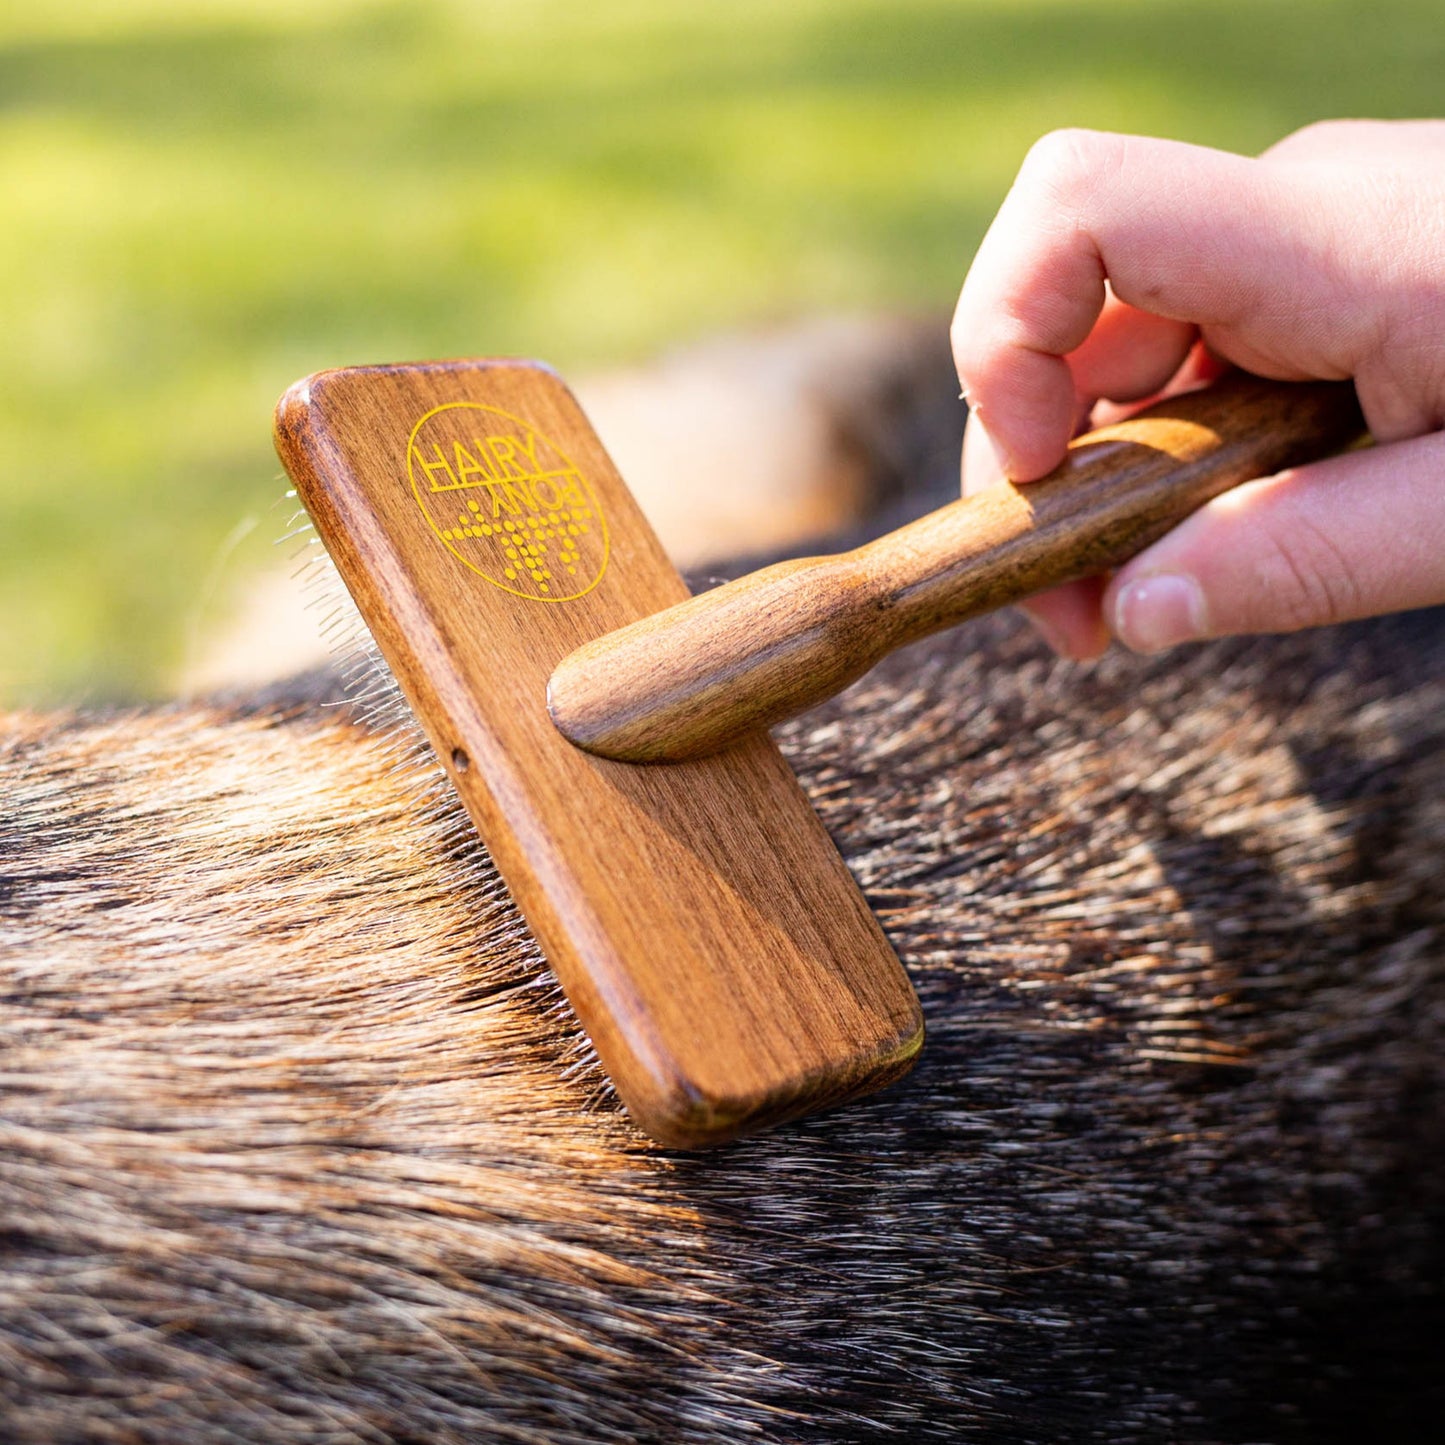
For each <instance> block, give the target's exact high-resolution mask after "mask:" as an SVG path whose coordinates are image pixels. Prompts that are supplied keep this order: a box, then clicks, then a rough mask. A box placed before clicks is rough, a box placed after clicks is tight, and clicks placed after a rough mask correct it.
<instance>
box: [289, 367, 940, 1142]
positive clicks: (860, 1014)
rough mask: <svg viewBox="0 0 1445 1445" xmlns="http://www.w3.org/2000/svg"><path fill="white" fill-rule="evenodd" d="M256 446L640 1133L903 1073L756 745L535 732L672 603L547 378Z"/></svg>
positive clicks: (788, 800) (330, 397) (809, 845)
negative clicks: (562, 681) (633, 761)
mask: <svg viewBox="0 0 1445 1445" xmlns="http://www.w3.org/2000/svg"><path fill="white" fill-rule="evenodd" d="M276 441H277V449H278V451H279V452H280V454H281V457H282V460H283V462H284V463H285V466H286V469H287V471H288V472H289V473H290V474H291V476H292V477H293V478H294V480H295V482H296V486H297V489H298V491H299V493H300V495H301V497H302V500H303V501H304V503H305V504H306V507H307V509H308V510H309V511H310V513H311V516H312V518H313V520H314V521H315V524H316V527H317V530H318V532H319V533H320V535H321V537H322V540H323V541H324V542H325V544H326V547H327V549H328V550H329V551H330V553H331V555H332V557H333V558H334V560H335V561H336V563H337V566H338V568H339V570H340V572H341V574H342V577H343V578H344V579H345V581H346V584H347V586H348V588H349V589H350V590H351V593H352V595H353V597H354V598H355V599H356V602H357V604H358V606H359V607H360V609H361V612H362V614H363V616H364V617H365V618H366V620H367V622H368V624H369V625H370V627H371V629H372V631H373V633H374V634H375V636H376V639H377V642H378V644H379V645H380V647H381V650H382V652H383V654H384V655H385V657H386V659H387V661H388V662H389V664H390V665H391V667H392V669H393V671H394V672H395V673H396V676H397V678H398V681H399V682H400V684H401V686H402V689H403V691H404V692H405V693H406V695H407V697H408V699H409V700H410V702H411V703H412V706H413V707H414V708H415V710H416V712H417V714H418V716H419V717H420V719H421V721H422V723H423V725H424V726H425V728H426V730H427V733H428V735H429V736H430V738H431V741H432V744H433V746H434V747H435V748H436V751H437V754H438V756H439V757H440V758H441V760H442V761H443V763H444V764H445V765H446V766H447V768H448V769H449V771H450V774H451V777H452V781H453V782H454V784H455V785H456V788H457V790H458V792H459V793H460V795H461V797H462V798H463V800H464V801H465V803H466V806H467V808H468V811H469V812H470V814H471V816H472V818H473V820H474V821H475V822H476V825H477V828H478V830H479V831H480V832H481V834H482V837H483V839H484V840H485V841H486V844H487V846H488V848H489V849H490V850H491V853H492V856H493V858H494V859H495V860H496V863H497V866H498V868H499V870H500V871H501V873H502V875H503V877H504V878H505V879H506V881H507V883H508V886H509V887H510V888H511V890H512V892H513V894H514V896H515V897H516V900H517V902H518V904H519V906H520V907H521V910H522V912H523V914H524V915H525V917H526V919H527V921H528V923H529V925H530V926H531V928H532V930H533V932H534V933H535V934H536V936H537V939H538V941H539V942H540V944H541V946H542V948H543V951H544V952H545V953H546V955H547V958H548V960H549V962H550V963H551V965H552V967H553V968H554V969H555V970H556V973H557V975H558V977H559V979H560V980H561V982H562V985H563V987H564V988H565V989H566V992H567V995H568V997H569V999H570V1000H571V1002H572V1004H573V1006H574V1007H575V1008H576V1011H577V1014H578V1016H579V1017H580V1019H581V1021H582V1023H583V1025H584V1027H585V1028H586V1029H587V1031H588V1034H589V1035H590V1037H591V1039H592V1041H593V1043H594V1044H595V1046H596V1048H597V1052H598V1054H599V1055H600V1057H601V1059H602V1061H603V1063H604V1065H605V1066H606V1068H607V1070H608V1072H609V1073H610V1075H611V1077H612V1079H613V1080H614V1082H615V1084H616V1086H617V1091H618V1093H619V1094H620V1095H621V1097H622V1099H623V1101H624V1102H625V1104H626V1105H627V1108H628V1110H629V1111H630V1113H631V1114H632V1116H633V1118H634V1119H635V1120H636V1121H637V1123H638V1124H639V1125H640V1126H641V1127H642V1128H644V1129H645V1130H647V1132H648V1133H650V1134H652V1135H653V1136H654V1137H656V1138H657V1139H659V1140H661V1141H662V1142H664V1143H667V1144H672V1145H676V1146H681V1147H692V1146H698V1145H704V1144H715V1143H719V1142H722V1141H724V1140H726V1139H730V1138H733V1137H735V1136H737V1135H739V1134H742V1133H745V1132H748V1131H750V1130H754V1129H758V1128H762V1127H764V1126H766V1125H769V1124H773V1123H776V1122H778V1121H779V1120H782V1119H786V1118H789V1117H791V1116H795V1115H797V1114H800V1113H804V1112H806V1111H809V1110H812V1109H816V1108H819V1107H821V1106H823V1105H827V1104H831V1103H836V1102H838V1101H840V1100H842V1099H845V1098H848V1097H850V1096H853V1095H857V1094H860V1093H864V1092H867V1091H869V1090H872V1089H876V1088H878V1087H880V1086H881V1085H883V1084H886V1083H888V1082H890V1081H891V1080H893V1079H895V1078H897V1077H899V1076H900V1075H901V1074H903V1073H905V1072H906V1071H907V1070H908V1069H909V1067H911V1065H912V1062H913V1060H914V1058H915V1057H916V1055H917V1053H918V1050H919V1048H920V1046H921V1044H922V1037H923V1024H922V1016H921V1014H920V1012H919V1008H918V1003H917V1000H916V998H915V997H914V994H913V991H912V988H911V987H910V986H909V983H908V980H907V977H906V976H905V974H904V973H903V970H902V968H901V966H900V965H899V963H898V960H897V958H896V956H895V955H894V953H893V951H892V949H891V948H890V946H889V944H888V942H887V940H886V939H885V938H884V936H883V933H882V930H881V929H880V928H879V926H878V923H877V921H876V920H875V919H874V917H873V915H872V914H871V913H870V912H869V910H868V907H867V905H866V904H865V902H864V900H863V898H862V896H861V895H860V893H859V892H858V889H857V886H856V885H855V883H854V881H853V879H852V877H851V875H850V874H849V873H848V870H847V868H846V867H845V866H844V864H843V862H842V860H841V859H840V858H839V856H838V853H837V850H836V849H835V848H834V846H833V844H832V842H831V840H830V839H829V838H828V836H827V834H826V832H825V831H824V829H823V827H822V825H821V824H820V823H819V822H818V819H817V817H816V816H815V814H814V813H813V811H812V808H811V807H810V806H809V804H808V801H807V799H806V797H805V796H804V794H803V792H802V790H801V789H800V788H799V786H798V784H797V781H796V779H795V778H794V777H793V775H792V772H791V770H790V769H789V768H788V765H787V763H786V762H785V761H784V759H783V758H782V756H781V754H780V753H779V752H778V751H777V749H776V747H775V746H774V745H773V744H772V742H771V741H770V740H769V739H768V738H766V737H765V736H762V735H758V736H755V737H752V738H749V739H747V740H745V741H744V742H742V743H740V744H739V745H738V746H737V747H735V748H732V749H729V750H728V751H726V752H724V753H721V754H718V755H717V756H714V757H710V758H707V759H704V760H700V761H696V762H688V763H681V764H676V765H671V766H664V767H653V768H639V767H635V766H631V765H628V764H624V763H616V762H610V761H606V760H603V759H599V758H595V757H592V756H590V755H589V754H587V753H584V752H581V751H579V750H578V749H576V748H574V747H573V746H572V745H571V744H570V743H568V742H567V741H566V740H565V739H564V738H563V737H562V735H561V734H560V733H558V732H557V730H556V729H555V728H554V727H553V726H552V724H551V722H550V720H549V718H548V716H547V711H546V705H545V699H546V686H547V679H548V677H549V675H550V674H551V672H552V670H553V668H554V667H555V666H556V664H557V662H558V661H559V660H560V659H561V658H562V657H563V656H565V655H566V654H567V653H568V652H570V651H572V650H573V649H575V648H576V647H577V646H579V645H580V644H581V643H583V642H585V641H587V640H589V639H591V638H593V637H596V636H599V635H601V634H602V633H604V632H607V631H610V630H613V629H615V628H618V627H621V626H623V625H624V624H626V623H628V622H631V621H634V620H635V619H637V618H639V617H642V616H645V615H647V614H649V613H652V612H655V611H657V610H658V609H660V608H663V607H666V606H668V605H669V604H672V603H675V602H677V601H679V600H680V599H682V598H684V597H685V596H686V595H687V589H686V587H685V586H684V584H683V582H682V580H681V578H680V577H679V576H678V575H677V572H676V571H675V570H674V568H673V567H672V565H671V564H670V563H669V562H668V560H667V558H666V557H665V555H664V554H663V552H662V550H661V548H660V546H659V545H658V543H657V540H656V538H655V537H654V536H653V534H652V531H651V529H650V528H649V527H648V525H647V523H646V522H645V521H644V520H643V517H642V515H641V513H640V512H639V511H638V509H637V507H636V505H635V503H634V502H633V500H632V498H631V496H630V495H629V494H628V492H627V489H626V487H625V486H624V485H623V483H622V481H621V479H620V478H619V477H618V476H617V474H616V472H615V470H614V469H613V467H612V465H611V463H610V462H609V460H608V458H607V456H606V454H605V453H604V451H603V450H602V447H601V444H600V443H599V442H598V440H597V438H596V437H595V435H594V434H593V432H592V430H591V428H590V427H589V426H588V424H587V422H586V419H585V418H584V417H583V415H582V413H581V411H580V410H579V408H578V407H577V404H576V402H575V401H574V400H573V398H572V397H571V395H570V393H569V392H568V391H567V389H566V387H565V386H564V385H563V384H562V383H561V382H560V381H559V380H558V379H557V377H556V376H554V375H553V374H552V373H551V372H550V371H548V370H547V369H546V368H544V367H540V366H535V365H527V364H517V363H500V362H497V363H488V362H457V363H445V364H436V365H424V366H408V367H375V368H356V369H349V370H342V371H333V372H325V373H321V374H320V375H317V376H313V377H310V378H308V379H307V380H306V381H303V382H300V383H298V384H297V385H296V386H295V387H293V388H292V389H291V390H290V391H289V392H287V394H286V395H285V396H284V397H283V398H282V400H281V403H280V405H279V406H278V408H277V417H276Z"/></svg>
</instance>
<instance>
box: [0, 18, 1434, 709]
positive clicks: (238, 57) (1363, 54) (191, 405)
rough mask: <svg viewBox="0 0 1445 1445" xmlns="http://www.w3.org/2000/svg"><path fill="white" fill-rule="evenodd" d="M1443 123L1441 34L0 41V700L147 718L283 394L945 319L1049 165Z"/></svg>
mask: <svg viewBox="0 0 1445 1445" xmlns="http://www.w3.org/2000/svg"><path fill="white" fill-rule="evenodd" d="M1442 92H1445V26H1442V25H1441V24H1440V13H1439V7H1438V4H1437V3H1436V0H1386V3H1374V4H1365V3H1327V0H1308V3H1306V0H1248V3H1242V0H1210V3H1166V4H1161V3H1157V0H1151V3H1143V0H1097V3H1077V0H1076V3H1072V4H1065V3H1048V0H994V3H981V0H788V3H776V0H774V3H761V0H732V3H729V4H726V5H720V4H717V3H715V0H630V3H615V4H607V3H601V4H596V5H592V6H586V7H584V6H580V5H577V4H562V3H560V0H533V3H526V4H523V3H520V0H512V3H506V4H503V3H480V0H470V3H463V0H454V3H443V0H436V3H400V0H398V3H361V0H315V3H311V4H305V3H301V0H291V3H280V0H89V3H82V0H61V3H56V0H51V3H48V4H44V5H41V4H32V5H31V6H30V7H29V8H28V10H27V9H23V8H22V7H20V6H19V5H14V6H13V8H12V9H9V10H7V11H5V12H4V13H0V198H3V214H4V217H5V220H4V224H3V225H0V319H3V324H4V336H5V338H6V342H7V344H6V345H5V346H4V348H3V353H0V458H3V460H0V616H3V618H4V624H3V627H0V700H3V701H6V702H11V703H15V702H29V703H43V702H52V701H56V700H60V699H80V698H87V699H93V698H99V697H136V696H143V695H146V694H148V693H154V692H156V691H157V690H161V689H164V687H165V685H166V679H167V677H168V675H169V674H170V673H171V672H172V670H173V669H174V668H175V666H176V665H177V663H178V661H179V659H180V657H181V655H182V652H183V650H184V648H185V646H186V638H187V633H188V631H189V630H191V629H193V628H194V626H195V625H196V622H197V618H198V616H199V615H200V613H201V612H202V611H203V610H204V609H205V607H206V606H208V605H214V602H215V597H214V594H215V592H216V589H217V586H218V585H220V586H221V588H222V590H224V589H225V588H226V587H229V586H231V585H232V583H233V581H234V579H235V577H237V576H238V575H241V574H242V573H244V571H245V569H246V568H247V567H248V566H251V565H253V564H254V563H255V562H256V561H257V560H258V559H260V558H262V557H263V556H264V553H265V551H266V547H265V545H264V544H265V542H266V541H267V540H268V539H269V538H270V537H271V536H274V535H275V534H276V533H277V532H279V530H280V524H281V520H282V516H281V514H280V513H279V512H276V511H275V510H274V509H273V507H272V503H273V502H274V500H275V498H276V497H277V496H278V495H279V493H280V492H281V491H282V490H283V484H282V483H281V481H280V474H279V468H278V467H277V465H276V463H275V460H274V457H273V455H272V453H271V450H270V442H269V415H270V409H271V406H272V404H273V402H274V400H275V398H276V396H277V395H278V394H279V393H280V392H281V390H282V389H283V388H284V387H285V386H286V385H287V384H288V383H289V382H291V381H292V380H294V379H295V378H296V377H298V376H300V375H302V374H303V373H305V372H307V371H311V370H315V369H317V368H320V367H324V366H334V365H340V364H343V363H350V362H363V361H383V360H402V359H409V358H420V357H428V356H454V355H479V354H505V353H520V354H527V355H540V356H544V357H546V358H547V359H549V360H551V361H553V362H554V363H556V364H558V365H559V366H561V367H563V368H564V370H575V369H576V368H578V367H581V366H590V365H596V364H600V363H612V362H619V361H625V360H629V359H633V358H636V357H637V356H639V355H642V354H645V353H647V352H649V351H651V350H654V349H656V348H658V347H660V346H662V345H664V344H666V343H668V342H670V341H674V340H677V339H680V338H685V337H689V336H693V335H696V334H699V333H702V332H706V331H708V330H710V329H714V328H722V327H729V326H735V325H739V324H744V323H747V322H752V321H757V320H760V319H775V318H779V317H786V316H790V315H797V314H805V313H810V312H816V311H819V310H823V309H838V308H849V309H856V308H874V307H883V306H899V307H910V308H930V309H935V310H940V311H941V310H944V309H946V308H947V307H948V306H950V305H951V302H952V299H953V295H954V293H955V291H956V289H957V286H958V283H959V281H960V279H961V278H962V275H963V271H964V269H965V267H966V265H967V262H968V259H969V257H970V255H971V254H972V251H973V248H974V246H975V245H976V244H977V241H978V239H979V237H980V236H981V235H982V232H983V229H984V227H985V226H986V224H987V221H988V218H989V216H990V215H991V214H992V211H993V209H994V208H995V206H996V205H997V203H998V201H999V200H1000V199H1001V197H1002V194H1003V192H1004V190H1005V189H1006V187H1007V185H1008V182H1009V180H1010V178H1011V177H1012V175H1013V172H1014V170H1015V169H1016V167H1017V165H1018V162H1019V160H1020V159H1021V157H1022V155H1023V153H1024V151H1025V150H1026V149H1027V147H1028V145H1029V143H1030V142H1031V141H1032V140H1034V139H1035V138H1036V137H1037V136H1038V135H1040V134H1041V133H1043V132H1044V131H1046V130H1049V129H1051V128H1053V127H1055V126H1059V125H1091V126H1100V127H1107V128H1112V129H1127V130H1134V131H1141V132H1149V133H1156V134H1164V135H1172V136H1177V137H1180V138H1183V139H1187V140H1195V141H1200V142H1205V143H1209V144H1215V145H1221V146H1226V147H1229V148H1234V149H1241V150H1255V149H1259V148H1261V147H1263V146H1264V145H1266V144H1268V143H1269V142H1270V141H1271V140H1273V139H1275V138H1276V137H1278V136H1279V135H1282V134H1284V133H1285V132H1287V131H1289V130H1291V129H1293V128H1295V127H1296V126H1299V125H1301V124H1304V123H1305V122H1307V121H1309V120H1312V119H1316V118H1319V117H1323V116H1329V115H1346V114H1357V115H1380V116H1398V115H1411V114H1431V113H1439V112H1441V111H1442V110H1445V104H1442V101H1445V94H1442ZM218 578H219V579H221V581H220V583H219V584H218V582H217V579H218ZM208 598H209V599H210V600H209V602H208V601H207V599H208Z"/></svg>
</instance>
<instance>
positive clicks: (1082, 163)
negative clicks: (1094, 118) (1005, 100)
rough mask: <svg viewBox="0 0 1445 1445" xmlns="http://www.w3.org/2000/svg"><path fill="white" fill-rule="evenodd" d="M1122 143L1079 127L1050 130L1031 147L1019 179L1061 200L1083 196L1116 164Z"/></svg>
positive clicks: (1101, 133) (1107, 135) (1105, 134)
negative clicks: (1102, 174)
mask: <svg viewBox="0 0 1445 1445" xmlns="http://www.w3.org/2000/svg"><path fill="white" fill-rule="evenodd" d="M1120 142H1121V137H1119V136H1115V135H1110V134H1109V133H1107V132H1105V131H1096V130H1085V129H1082V128H1080V127H1073V126H1071V127H1068V128H1066V129H1063V130H1053V131H1049V132H1048V134H1047V135H1043V136H1040V137H1039V139H1038V140H1036V141H1035V142H1034V143H1033V145H1032V146H1030V147H1029V152H1028V154H1027V155H1026V156H1025V157H1024V163H1023V166H1022V167H1021V168H1020V170H1019V180H1020V182H1021V183H1023V184H1025V185H1033V186H1037V187H1039V188H1040V189H1041V190H1043V191H1045V192H1047V193H1048V194H1049V195H1050V196H1052V197H1054V198H1056V199H1060V200H1062V199H1067V198H1068V197H1070V196H1075V195H1079V194H1082V193H1084V192H1085V191H1087V190H1089V189H1092V187H1093V185H1094V184H1095V183H1096V181H1097V179H1098V177H1099V175H1100V173H1101V172H1107V171H1110V170H1112V169H1114V167H1115V166H1116V165H1117V163H1118V155H1119V151H1120Z"/></svg>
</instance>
